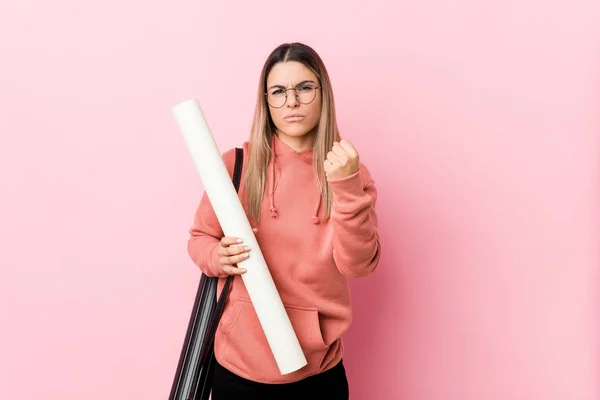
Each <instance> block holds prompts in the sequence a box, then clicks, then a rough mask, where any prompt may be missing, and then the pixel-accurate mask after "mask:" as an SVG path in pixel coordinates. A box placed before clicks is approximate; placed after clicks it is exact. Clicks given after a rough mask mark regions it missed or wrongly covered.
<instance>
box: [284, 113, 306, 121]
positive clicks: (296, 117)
mask: <svg viewBox="0 0 600 400" xmlns="http://www.w3.org/2000/svg"><path fill="white" fill-rule="evenodd" d="M283 119H285V120H286V121H300V120H301V119H304V115H302V114H290V115H286V116H285V117H284V118H283Z"/></svg>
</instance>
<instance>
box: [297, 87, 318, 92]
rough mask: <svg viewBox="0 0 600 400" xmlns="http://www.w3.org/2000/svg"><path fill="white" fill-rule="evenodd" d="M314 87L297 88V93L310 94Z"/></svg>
mask: <svg viewBox="0 0 600 400" xmlns="http://www.w3.org/2000/svg"><path fill="white" fill-rule="evenodd" d="M314 88H315V87H314V86H312V85H302V86H299V87H298V91H299V92H310V91H311V90H313V89H314Z"/></svg>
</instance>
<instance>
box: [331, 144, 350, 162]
mask: <svg viewBox="0 0 600 400" xmlns="http://www.w3.org/2000/svg"><path fill="white" fill-rule="evenodd" d="M331 151H332V152H333V154H335V156H336V157H337V158H338V160H340V162H341V163H342V164H344V163H345V162H346V161H348V153H346V150H344V149H343V148H342V146H340V145H339V144H334V145H333V148H332V149H331Z"/></svg>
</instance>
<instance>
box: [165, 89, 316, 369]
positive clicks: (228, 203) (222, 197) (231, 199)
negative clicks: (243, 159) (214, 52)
mask: <svg viewBox="0 0 600 400" xmlns="http://www.w3.org/2000/svg"><path fill="white" fill-rule="evenodd" d="M173 114H174V115H175V119H176V120H177V123H178V124H179V128H180V130H181V133H182V135H183V138H184V139H185V142H186V144H187V147H188V150H189V151H190V154H191V155H192V159H193V162H194V164H195V166H196V169H197V170H198V172H199V174H200V179H201V180H202V182H203V184H204V190H205V191H206V195H207V196H208V199H209V200H210V203H211V205H212V207H213V209H214V211H215V215H216V216H217V219H218V221H219V224H220V225H221V228H222V230H223V233H224V234H225V236H233V237H241V238H243V239H244V244H245V245H246V246H249V247H250V248H251V251H250V254H251V256H250V257H249V258H248V259H247V260H244V261H242V262H241V263H239V264H238V265H239V266H240V267H243V268H245V269H246V273H245V274H242V275H241V276H242V280H243V282H244V285H245V286H246V289H247V291H248V295H249V296H250V301H251V302H252V305H253V306H254V309H255V310H256V314H257V315H258V319H259V321H260V324H261V326H262V329H263V331H264V333H265V336H266V338H267V342H268V343H269V346H270V348H271V351H272V353H273V356H274V358H275V361H276V363H277V366H278V368H279V371H280V372H281V374H282V375H285V374H288V373H290V372H294V371H296V370H298V369H300V368H302V367H303V366H305V365H306V364H307V361H306V358H305V356H304V353H303V351H302V348H301V347H300V343H299V342H298V338H297V336H296V333H295V331H294V329H293V327H292V324H291V322H290V319H289V317H288V315H287V312H286V311H285V308H284V306H283V303H282V301H281V298H280V296H279V292H278V291H277V288H276V287H275V283H274V282H273V278H272V276H271V273H270V272H269V269H268V268H267V264H266V262H265V259H264V257H263V254H262V252H261V251H260V247H259V246H258V243H257V241H256V237H255V236H254V232H253V231H252V227H251V226H250V222H249V221H248V218H247V216H246V213H245V212H244V208H243V207H242V204H241V202H240V199H239V197H238V194H237V192H236V190H235V187H234V186H233V182H232V181H231V177H230V176H229V172H228V171H227V168H226V166H225V163H224V162H223V158H222V155H221V153H220V151H219V149H218V147H217V144H216V143H215V140H214V137H213V136H212V134H211V132H210V129H209V127H208V124H207V123H206V120H205V118H204V114H203V112H202V110H201V108H200V104H199V103H198V101H197V100H196V99H192V100H187V101H184V102H182V103H179V104H177V105H176V106H175V107H173Z"/></svg>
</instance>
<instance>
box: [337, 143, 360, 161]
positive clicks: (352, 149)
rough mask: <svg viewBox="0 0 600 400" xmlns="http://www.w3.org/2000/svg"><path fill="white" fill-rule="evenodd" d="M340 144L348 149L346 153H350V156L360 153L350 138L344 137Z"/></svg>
mask: <svg viewBox="0 0 600 400" xmlns="http://www.w3.org/2000/svg"><path fill="white" fill-rule="evenodd" d="M340 146H341V147H342V149H344V150H345V151H346V153H348V155H349V156H350V157H356V156H357V155H358V151H356V148H355V147H354V145H353V144H352V143H350V142H349V141H348V140H346V139H342V141H341V142H340Z"/></svg>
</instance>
